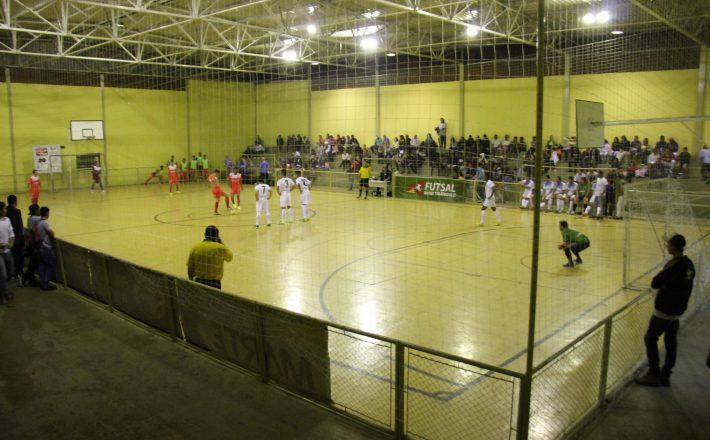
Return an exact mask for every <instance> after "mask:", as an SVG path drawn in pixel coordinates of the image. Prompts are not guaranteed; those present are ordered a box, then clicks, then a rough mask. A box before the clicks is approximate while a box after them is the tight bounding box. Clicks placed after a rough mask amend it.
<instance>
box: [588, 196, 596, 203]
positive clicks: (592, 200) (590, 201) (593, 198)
mask: <svg viewBox="0 0 710 440" xmlns="http://www.w3.org/2000/svg"><path fill="white" fill-rule="evenodd" d="M596 201H597V195H596V194H593V195H592V197H590V198H589V204H590V205H591V204H592V203H594V202H596Z"/></svg>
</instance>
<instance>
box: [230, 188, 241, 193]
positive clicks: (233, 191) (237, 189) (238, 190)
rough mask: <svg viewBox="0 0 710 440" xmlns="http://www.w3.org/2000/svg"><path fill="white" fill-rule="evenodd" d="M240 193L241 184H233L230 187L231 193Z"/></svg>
mask: <svg viewBox="0 0 710 440" xmlns="http://www.w3.org/2000/svg"><path fill="white" fill-rule="evenodd" d="M241 193H242V187H241V186H233V187H232V194H241Z"/></svg>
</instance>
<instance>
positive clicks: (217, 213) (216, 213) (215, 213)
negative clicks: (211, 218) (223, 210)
mask: <svg viewBox="0 0 710 440" xmlns="http://www.w3.org/2000/svg"><path fill="white" fill-rule="evenodd" d="M214 215H222V214H220V213H219V212H217V211H215V212H214Z"/></svg>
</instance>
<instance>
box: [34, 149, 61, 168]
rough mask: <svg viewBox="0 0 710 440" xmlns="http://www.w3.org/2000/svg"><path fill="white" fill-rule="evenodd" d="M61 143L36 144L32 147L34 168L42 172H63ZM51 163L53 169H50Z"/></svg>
mask: <svg viewBox="0 0 710 440" xmlns="http://www.w3.org/2000/svg"><path fill="white" fill-rule="evenodd" d="M60 148H61V147H60V146H59V145H35V146H33V147H32V157H33V159H34V160H33V162H34V168H35V169H36V170H37V171H38V172H40V173H49V172H52V173H61V172H62V158H61V157H59V153H60ZM50 165H51V167H52V168H51V170H50Z"/></svg>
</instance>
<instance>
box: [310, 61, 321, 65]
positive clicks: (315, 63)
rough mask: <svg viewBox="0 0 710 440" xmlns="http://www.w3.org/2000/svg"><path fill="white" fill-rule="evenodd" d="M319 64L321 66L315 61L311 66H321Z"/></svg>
mask: <svg viewBox="0 0 710 440" xmlns="http://www.w3.org/2000/svg"><path fill="white" fill-rule="evenodd" d="M319 64H320V63H319V62H318V61H313V62H312V63H311V66H317V65H319Z"/></svg>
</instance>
